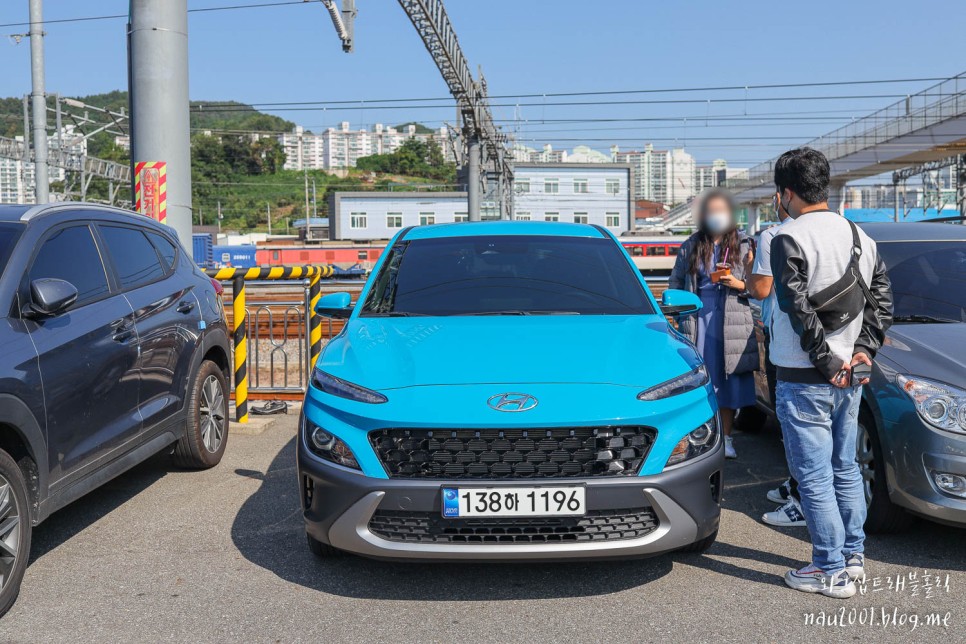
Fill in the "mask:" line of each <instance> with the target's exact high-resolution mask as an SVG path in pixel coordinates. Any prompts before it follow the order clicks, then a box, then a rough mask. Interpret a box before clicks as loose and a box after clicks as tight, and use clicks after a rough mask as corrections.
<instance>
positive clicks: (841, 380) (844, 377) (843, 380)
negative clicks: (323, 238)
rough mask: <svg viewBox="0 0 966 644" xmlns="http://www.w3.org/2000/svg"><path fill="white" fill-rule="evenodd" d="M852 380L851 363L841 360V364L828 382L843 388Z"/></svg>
mask: <svg viewBox="0 0 966 644" xmlns="http://www.w3.org/2000/svg"><path fill="white" fill-rule="evenodd" d="M851 380H852V365H851V364H849V363H848V362H843V363H842V366H841V367H840V368H839V370H838V371H837V372H836V373H835V375H834V376H832V378H831V379H830V380H829V382H830V383H832V384H833V385H835V386H836V387H838V388H839V389H845V388H846V387H848V386H849V385H850V384H851Z"/></svg>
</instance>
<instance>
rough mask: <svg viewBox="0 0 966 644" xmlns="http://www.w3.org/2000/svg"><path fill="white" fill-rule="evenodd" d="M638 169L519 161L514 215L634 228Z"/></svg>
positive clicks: (616, 230)
mask: <svg viewBox="0 0 966 644" xmlns="http://www.w3.org/2000/svg"><path fill="white" fill-rule="evenodd" d="M633 175H634V172H633V169H632V168H631V166H630V165H627V164H617V163H551V164H537V163H517V164H514V170H513V181H514V191H513V218H514V219H522V220H529V221H566V222H575V223H582V224H595V225H597V226H604V227H605V228H607V229H609V230H611V231H612V232H613V233H614V234H616V235H620V234H622V233H624V232H626V231H628V230H630V229H631V228H633V223H632V222H631V217H632V216H633V212H634V207H633V201H632V199H631V184H632V182H633Z"/></svg>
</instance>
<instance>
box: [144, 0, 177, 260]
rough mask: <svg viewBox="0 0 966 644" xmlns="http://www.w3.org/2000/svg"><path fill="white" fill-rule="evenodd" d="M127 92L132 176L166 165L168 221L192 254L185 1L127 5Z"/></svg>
mask: <svg viewBox="0 0 966 644" xmlns="http://www.w3.org/2000/svg"><path fill="white" fill-rule="evenodd" d="M130 2H131V4H130V16H129V18H128V87H129V89H130V103H131V105H130V114H131V174H132V176H135V181H132V202H133V201H135V199H134V194H133V184H134V183H135V182H136V181H137V178H136V175H135V173H136V170H137V164H138V163H139V162H148V163H157V162H163V163H165V164H166V166H165V167H166V173H167V183H166V190H167V219H166V223H167V224H168V225H169V226H171V227H172V228H174V229H175V231H177V233H178V238H179V239H180V240H181V243H182V244H184V245H185V247H187V248H191V220H192V216H191V135H190V122H189V113H188V108H189V103H188V1H187V0H130Z"/></svg>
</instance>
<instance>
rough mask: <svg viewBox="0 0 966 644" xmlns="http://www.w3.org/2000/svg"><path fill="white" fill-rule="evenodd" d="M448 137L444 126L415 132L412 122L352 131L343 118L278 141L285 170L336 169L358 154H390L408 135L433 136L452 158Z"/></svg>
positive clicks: (352, 163) (353, 164)
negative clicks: (316, 131)
mask: <svg viewBox="0 0 966 644" xmlns="http://www.w3.org/2000/svg"><path fill="white" fill-rule="evenodd" d="M448 137H449V133H448V131H447V129H446V128H445V127H441V128H440V129H439V130H436V131H434V132H432V133H425V132H423V133H418V132H417V131H416V126H415V125H413V124H409V125H407V126H406V127H405V128H403V129H402V130H399V129H397V128H394V127H387V126H385V125H383V124H382V123H377V124H376V125H375V126H373V128H372V129H371V130H366V129H358V130H353V129H351V127H350V125H349V122H348V121H343V122H342V123H340V124H339V127H338V128H334V127H330V128H328V129H327V130H325V131H324V132H322V133H321V134H313V133H311V132H306V131H305V130H304V129H303V128H302V127H301V126H299V127H296V128H295V130H293V131H292V132H287V133H285V134H282V135H280V136H279V138H278V140H279V143H280V144H281V145H282V148H283V149H284V150H285V156H286V158H285V169H286V170H302V169H309V170H335V169H342V168H354V167H356V162H357V161H358V160H359V158H360V157H367V156H371V155H373V154H391V153H393V152H395V151H396V150H398V149H399V147H400V146H402V144H403V143H405V142H406V140H407V139H411V138H415V139H420V140H423V141H429V140H430V139H434V140H435V141H436V143H437V144H438V145H439V146H440V148H441V149H442V150H443V155H444V157H446V158H447V160H449V161H452V153H451V152H450V151H449V150H448V147H449V146H447V145H446V141H447V139H448Z"/></svg>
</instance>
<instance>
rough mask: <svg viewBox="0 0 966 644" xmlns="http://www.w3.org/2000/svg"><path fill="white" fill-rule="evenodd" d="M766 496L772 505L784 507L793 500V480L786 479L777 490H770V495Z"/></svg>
mask: <svg viewBox="0 0 966 644" xmlns="http://www.w3.org/2000/svg"><path fill="white" fill-rule="evenodd" d="M766 496H767V498H768V500H769V501H771V502H772V503H778V504H779V505H784V504H785V503H787V502H788V499H790V498H792V480H791V479H785V480H784V481H783V482H782V484H781V485H779V486H778V487H776V488H775V489H773V490H768V494H767V495H766Z"/></svg>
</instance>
